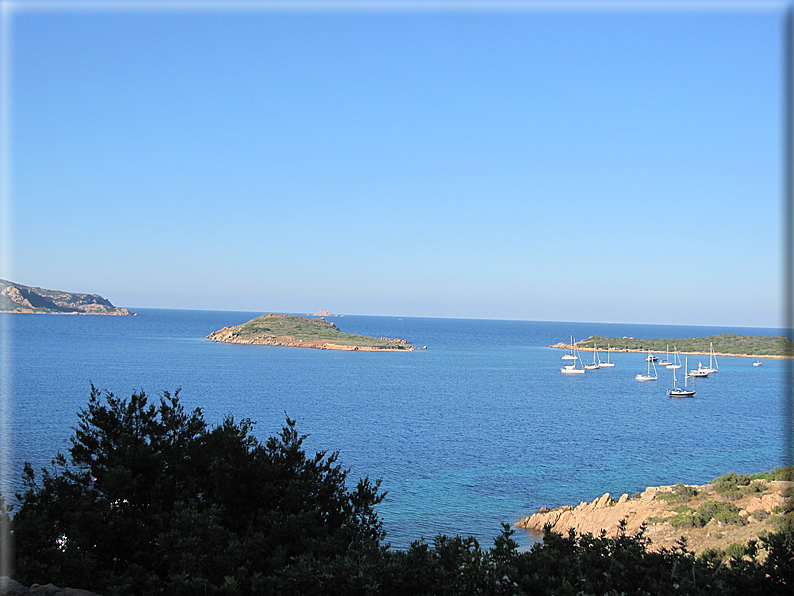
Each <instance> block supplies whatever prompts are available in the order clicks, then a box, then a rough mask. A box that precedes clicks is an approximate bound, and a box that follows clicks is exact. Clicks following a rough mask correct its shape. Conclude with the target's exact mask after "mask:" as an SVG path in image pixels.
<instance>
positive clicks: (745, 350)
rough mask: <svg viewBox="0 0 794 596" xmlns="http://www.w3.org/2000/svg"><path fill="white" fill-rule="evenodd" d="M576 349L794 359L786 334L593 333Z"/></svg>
mask: <svg viewBox="0 0 794 596" xmlns="http://www.w3.org/2000/svg"><path fill="white" fill-rule="evenodd" d="M574 343H575V344H576V349H577V350H581V351H583V352H592V351H593V349H594V347H595V346H597V347H598V349H599V350H600V351H602V352H605V351H606V349H607V346H609V349H610V350H612V351H613V352H648V351H650V352H655V353H657V354H662V353H666V352H667V351H668V350H669V351H670V352H669V353H670V354H672V353H673V352H674V351H677V352H678V353H680V354H695V355H704V356H708V355H709V353H710V350H711V346H712V345H713V346H714V355H716V356H741V357H745V358H794V341H792V340H791V339H789V338H788V337H785V336H783V335H778V336H775V337H770V336H755V335H736V334H734V333H726V334H722V335H709V336H707V337H692V338H686V339H683V338H671V339H637V338H634V337H605V336H603V335H591V336H590V337H588V338H587V339H585V340H582V341H577V342H574ZM549 347H550V348H560V349H565V350H570V349H571V345H570V344H566V343H563V342H560V343H558V344H555V345H553V346H549Z"/></svg>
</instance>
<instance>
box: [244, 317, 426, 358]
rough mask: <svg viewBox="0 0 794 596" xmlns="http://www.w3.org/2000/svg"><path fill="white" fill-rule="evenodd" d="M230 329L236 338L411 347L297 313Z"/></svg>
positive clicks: (256, 319)
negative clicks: (289, 339)
mask: <svg viewBox="0 0 794 596" xmlns="http://www.w3.org/2000/svg"><path fill="white" fill-rule="evenodd" d="M232 329H233V332H232V333H233V337H234V338H235V339H238V340H250V339H256V338H265V337H271V338H291V339H295V340H301V341H317V342H325V343H329V344H335V345H340V346H353V347H366V348H377V349H380V350H405V349H411V346H409V345H408V344H407V343H405V342H400V341H395V340H393V339H385V338H376V337H368V336H366V335H354V334H352V333H343V332H342V331H340V330H339V329H338V328H337V327H336V325H334V324H333V323H331V322H330V321H326V320H325V319H316V318H315V319H312V318H309V317H301V316H298V315H285V314H279V313H271V314H267V315H262V316H261V317H257V318H255V319H251V320H250V321H248V322H247V323H243V324H242V325H238V326H236V327H234V328H232Z"/></svg>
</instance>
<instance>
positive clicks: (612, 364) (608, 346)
mask: <svg viewBox="0 0 794 596" xmlns="http://www.w3.org/2000/svg"><path fill="white" fill-rule="evenodd" d="M609 348H610V345H609V344H607V361H606V362H601V360H599V361H598V364H600V365H601V367H602V368H603V367H605V366H606V367H610V366H615V363H614V362H610V361H609Z"/></svg>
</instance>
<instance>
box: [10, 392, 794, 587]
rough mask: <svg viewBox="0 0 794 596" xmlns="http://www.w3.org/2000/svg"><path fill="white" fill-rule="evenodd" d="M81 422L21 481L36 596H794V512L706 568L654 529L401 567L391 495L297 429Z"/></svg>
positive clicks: (22, 549)
mask: <svg viewBox="0 0 794 596" xmlns="http://www.w3.org/2000/svg"><path fill="white" fill-rule="evenodd" d="M78 419H79V424H78V425H77V427H76V429H75V433H74V436H73V438H72V446H71V448H70V449H69V457H68V458H67V457H66V456H65V455H62V454H59V455H58V456H56V458H55V460H54V461H53V469H52V470H42V472H41V475H40V476H38V477H37V475H36V473H35V472H34V471H33V470H32V469H31V467H30V465H27V466H26V468H25V474H24V482H25V492H24V493H23V494H19V495H17V500H18V511H16V513H15V515H14V516H13V519H12V521H11V526H12V531H13V537H14V538H15V540H16V572H15V576H16V579H17V580H18V581H20V582H21V583H22V584H24V585H30V584H32V583H39V584H47V583H50V582H52V583H54V584H56V585H61V586H72V587H80V588H83V589H89V590H92V591H95V592H98V593H101V594H105V595H106V596H112V595H136V596H137V595H142V596H146V595H155V594H158V595H159V594H168V595H169V596H170V595H180V594H185V595H188V594H190V595H194V594H211V595H213V594H284V595H292V594H295V595H297V594H331V595H334V594H340V595H345V596H354V595H364V594H382V595H388V596H392V595H394V596H397V595H436V594H440V595H445V594H448V595H459V594H463V595H468V594H472V595H473V594H489V595H490V594H492V595H508V594H510V595H552V594H554V595H571V596H573V595H579V594H598V595H601V594H637V595H639V594H643V595H645V594H660V595H668V594H692V595H718V594H719V595H737V596H738V595H743V596H744V595H755V594H758V595H762V594H763V595H764V596H766V595H769V594H772V595H776V594H779V595H782V594H790V593H791V592H792V589H793V588H794V524H793V523H792V519H791V514H790V513H789V514H788V515H787V516H784V517H782V518H781V519H782V522H781V523H780V524H779V531H777V532H775V533H771V534H769V535H767V536H765V537H763V538H762V539H761V540H760V541H758V542H756V541H753V542H751V543H749V544H747V545H732V546H731V547H730V548H729V549H727V550H726V551H708V552H707V553H705V554H703V555H700V556H696V555H695V554H694V553H693V552H691V551H690V550H689V549H688V548H687V546H686V541H685V540H683V539H682V540H681V541H680V542H679V543H678V545H677V546H676V547H675V548H670V549H662V550H661V551H654V550H652V549H650V548H649V540H648V539H647V538H646V537H645V536H644V535H643V532H642V531H641V532H640V533H638V534H637V535H634V536H629V535H626V533H625V531H623V532H620V533H619V535H618V536H617V537H614V538H609V537H607V536H606V535H605V534H603V533H602V534H601V535H599V536H593V535H591V534H583V535H579V534H577V533H576V532H573V531H571V532H569V533H568V534H567V535H560V534H555V533H553V532H551V531H550V530H549V529H548V528H547V530H546V532H545V535H544V540H543V543H541V544H536V545H534V546H533V547H531V548H530V549H529V550H528V551H526V552H520V551H519V550H518V545H517V544H516V542H515V541H514V540H513V539H512V538H511V535H512V530H511V529H510V528H509V527H508V526H507V525H504V527H503V531H502V533H501V535H500V536H498V537H497V538H496V539H495V540H494V545H493V547H492V548H490V549H484V548H482V547H481V546H480V544H479V543H478V541H477V540H475V539H474V538H472V537H468V538H463V537H460V536H455V537H448V536H437V537H436V538H434V539H433V540H432V541H430V542H427V541H425V540H418V541H416V542H414V543H413V544H412V545H411V546H410V548H408V549H406V550H404V551H392V550H391V549H390V548H389V546H388V544H385V543H384V540H385V534H384V531H383V528H382V525H381V522H380V520H379V518H378V516H377V514H376V511H375V508H376V506H377V505H378V503H380V502H381V501H382V499H383V498H384V494H383V493H381V492H380V490H379V482H370V480H369V479H366V478H365V479H362V480H359V481H358V483H357V484H356V487H355V488H354V489H350V488H348V487H347V486H346V481H347V472H346V471H345V470H343V469H342V468H341V467H340V466H339V465H338V464H337V463H336V460H337V455H336V454H335V453H334V454H330V455H329V454H327V453H326V452H320V453H317V454H316V455H314V456H309V455H307V454H306V453H305V452H304V450H303V449H302V442H303V439H304V437H301V436H300V435H298V433H297V431H296V428H295V423H294V421H292V420H290V419H287V421H286V424H285V426H284V427H283V428H282V430H281V432H280V433H279V434H277V435H276V436H272V437H270V438H269V439H268V440H267V441H266V442H265V443H260V442H259V441H258V440H257V439H256V438H255V437H254V436H253V435H252V432H251V431H252V428H253V424H254V423H253V422H251V421H250V420H247V419H244V420H241V421H239V422H235V421H234V420H233V419H231V418H227V419H226V420H224V421H223V423H222V424H221V425H219V426H217V427H214V428H211V427H209V426H208V425H207V424H206V422H205V421H204V419H203V416H202V413H201V411H200V410H198V409H197V410H194V411H193V412H190V413H188V412H186V411H185V410H184V409H183V407H182V405H181V404H180V403H179V395H178V392H176V393H174V394H173V395H172V394H169V393H163V394H162V396H161V397H160V399H159V400H158V401H157V402H156V403H149V401H148V398H147V397H146V396H145V395H144V394H143V393H136V394H133V395H132V397H131V398H130V399H129V400H125V399H120V398H117V397H115V396H114V395H113V394H110V393H100V392H99V391H97V390H96V389H93V388H92V391H91V396H90V399H89V403H88V407H87V408H86V409H85V410H82V411H81V412H80V413H79V415H78ZM718 480H719V479H718ZM764 480H765V479H764V478H756V479H753V480H750V481H749V482H748V483H747V484H744V477H740V475H733V476H731V477H727V478H723V483H724V484H725V486H727V487H730V486H731V485H736V486H751V485H752V483H753V482H754V481H764ZM715 483H717V481H715ZM682 486H683V485H682ZM728 490H730V488H728ZM679 492H681V495H682V496H685V493H686V491H685V490H683V489H682V490H681V491H679ZM727 509H729V508H727ZM727 509H726V510H727ZM717 513H718V514H720V512H717ZM7 514H8V511H7V509H4V508H3V506H2V498H1V497H0V515H6V516H7ZM624 530H625V526H624Z"/></svg>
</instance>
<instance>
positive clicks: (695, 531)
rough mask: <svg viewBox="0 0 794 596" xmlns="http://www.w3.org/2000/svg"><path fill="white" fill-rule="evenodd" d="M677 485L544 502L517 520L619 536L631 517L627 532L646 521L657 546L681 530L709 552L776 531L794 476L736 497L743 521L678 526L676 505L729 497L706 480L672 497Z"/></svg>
mask: <svg viewBox="0 0 794 596" xmlns="http://www.w3.org/2000/svg"><path fill="white" fill-rule="evenodd" d="M677 486H683V485H675V486H656V487H648V488H647V489H645V491H644V492H642V493H639V494H636V495H633V496H632V497H629V495H628V494H624V495H621V497H620V498H619V499H618V500H615V499H613V498H612V495H610V494H609V493H605V494H604V495H602V496H601V497H598V498H597V499H595V500H593V501H592V502H585V501H583V502H581V503H579V505H577V506H575V507H573V506H569V505H564V506H562V507H556V508H554V509H549V508H546V507H543V508H541V509H540V510H539V511H538V512H537V513H535V514H534V515H531V516H529V517H525V518H523V519H521V520H520V521H519V522H518V523H516V524H515V525H516V527H519V528H524V529H527V530H534V531H542V530H543V528H544V527H545V526H546V525H550V526H551V529H552V531H554V532H558V533H562V534H567V532H568V530H569V529H574V530H575V531H576V532H577V533H579V534H582V533H590V534H594V535H597V534H600V533H601V531H602V530H603V531H605V532H606V534H607V536H611V537H614V536H616V535H617V534H618V532H619V526H620V524H621V521H624V520H625V523H626V533H627V534H636V533H637V532H638V531H639V530H640V528H641V527H642V526H643V525H644V524H645V525H646V530H645V536H647V537H648V538H650V539H651V542H652V548H662V547H668V548H670V547H673V546H675V544H676V542H677V540H678V539H679V538H680V537H681V536H686V537H687V544H688V547H689V548H690V549H692V550H694V551H695V552H703V551H704V550H706V549H708V548H722V549H724V548H725V547H727V546H728V545H729V544H731V543H734V542H738V543H742V544H745V543H747V542H748V541H749V540H755V539H757V538H758V536H759V535H762V534H764V533H766V532H770V531H772V530H773V526H772V521H771V520H772V516H773V514H774V513H776V512H779V511H780V509H781V508H785V506H786V502H787V499H788V498H790V495H791V492H792V488H793V487H794V482H784V481H771V482H768V483H766V484H765V485H764V486H765V488H764V490H763V492H757V493H752V494H746V495H744V496H742V497H741V498H739V499H735V500H731V501H730V503H732V504H733V505H734V506H735V507H736V508H737V509H738V510H739V516H741V518H742V520H743V521H742V523H741V524H730V523H722V522H720V521H717V520H714V519H712V520H711V521H709V522H708V523H707V524H706V525H705V526H704V527H700V528H681V527H674V526H673V525H671V524H670V523H669V521H666V520H672V519H673V518H674V517H675V516H676V514H677V512H676V511H674V510H673V509H675V508H677V509H678V511H679V512H680V511H681V508H682V506H684V505H686V507H688V508H689V509H691V510H692V511H693V512H694V511H695V510H696V509H697V508H698V506H700V505H702V504H703V503H706V502H711V501H717V502H722V501H725V497H724V496H723V495H720V494H718V493H717V492H716V491H714V489H713V487H712V486H711V485H709V484H706V485H702V486H690V487H689V488H690V489H694V491H693V492H695V493H696V494H697V496H695V497H692V498H690V499H688V500H681V499H677V498H672V497H674V491H675V489H676V487H677ZM759 510H763V511H764V512H765V514H757V513H756V512H758V511H759Z"/></svg>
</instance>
